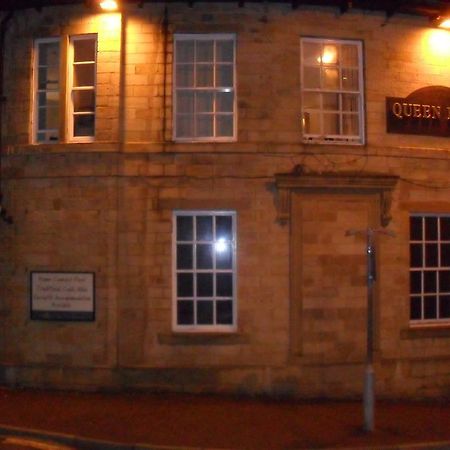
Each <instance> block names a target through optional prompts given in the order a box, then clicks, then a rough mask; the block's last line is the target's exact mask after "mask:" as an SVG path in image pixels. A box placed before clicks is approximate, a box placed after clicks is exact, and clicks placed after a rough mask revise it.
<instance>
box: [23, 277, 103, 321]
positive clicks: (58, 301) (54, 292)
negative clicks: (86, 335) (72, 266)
mask: <svg viewBox="0 0 450 450" xmlns="http://www.w3.org/2000/svg"><path fill="white" fill-rule="evenodd" d="M30 316H31V319H32V320H78V321H93V320H95V274H94V273H93V272H31V274H30Z"/></svg>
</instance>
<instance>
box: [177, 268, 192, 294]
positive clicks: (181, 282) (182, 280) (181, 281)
mask: <svg viewBox="0 0 450 450" xmlns="http://www.w3.org/2000/svg"><path fill="white" fill-rule="evenodd" d="M193 295H194V279H193V275H192V274H191V273H179V274H178V275H177V296H178V297H192V296H193Z"/></svg>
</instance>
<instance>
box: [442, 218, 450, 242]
mask: <svg viewBox="0 0 450 450" xmlns="http://www.w3.org/2000/svg"><path fill="white" fill-rule="evenodd" d="M440 222H441V240H443V241H450V217H441V220H440Z"/></svg>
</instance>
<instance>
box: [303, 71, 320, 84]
mask: <svg viewBox="0 0 450 450" xmlns="http://www.w3.org/2000/svg"><path fill="white" fill-rule="evenodd" d="M303 87H304V88H307V89H319V88H320V67H304V68H303Z"/></svg>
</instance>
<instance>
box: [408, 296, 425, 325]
mask: <svg viewBox="0 0 450 450" xmlns="http://www.w3.org/2000/svg"><path fill="white" fill-rule="evenodd" d="M421 305H422V303H421V301H420V297H411V310H410V318H411V320H419V319H421V318H422V306H421Z"/></svg>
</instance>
